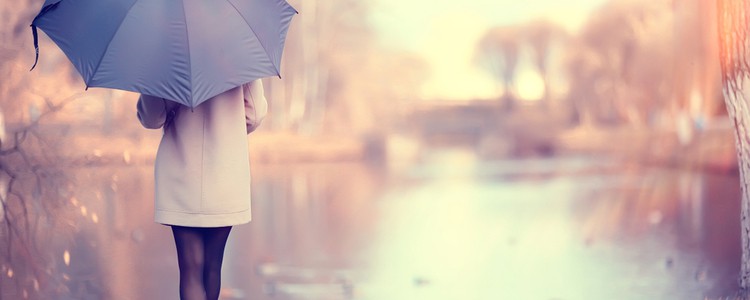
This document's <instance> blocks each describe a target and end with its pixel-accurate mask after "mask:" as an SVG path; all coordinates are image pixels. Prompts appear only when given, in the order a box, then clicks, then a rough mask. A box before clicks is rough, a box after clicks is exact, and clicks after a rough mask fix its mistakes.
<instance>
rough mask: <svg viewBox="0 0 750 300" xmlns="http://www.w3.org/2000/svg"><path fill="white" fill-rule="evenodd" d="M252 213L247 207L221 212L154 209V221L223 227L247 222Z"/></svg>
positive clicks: (180, 224)
mask: <svg viewBox="0 0 750 300" xmlns="http://www.w3.org/2000/svg"><path fill="white" fill-rule="evenodd" d="M251 219H252V214H251V212H250V210H249V209H247V210H244V211H240V212H232V213H221V214H201V213H185V212H177V211H168V210H156V211H155V213H154V221H155V222H156V223H160V224H163V225H176V226H187V227H225V226H234V225H241V224H246V223H249V222H250V220H251Z"/></svg>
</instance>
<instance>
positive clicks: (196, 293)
mask: <svg viewBox="0 0 750 300" xmlns="http://www.w3.org/2000/svg"><path fill="white" fill-rule="evenodd" d="M230 230H232V227H231V226H229V227H212V228H198V227H182V226H172V233H173V234H174V242H175V246H177V263H178V265H179V267H180V299H182V300H194V299H200V300H204V299H208V300H216V299H219V290H220V288H221V262H222V260H223V259H224V246H226V244H227V238H228V237H229V231H230Z"/></svg>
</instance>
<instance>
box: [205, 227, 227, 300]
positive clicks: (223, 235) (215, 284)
mask: <svg viewBox="0 0 750 300" xmlns="http://www.w3.org/2000/svg"><path fill="white" fill-rule="evenodd" d="M231 230H232V227H231V226H229V227H218V228H204V231H203V248H204V249H205V251H204V253H205V256H204V266H203V286H204V287H205V289H206V299H208V300H216V299H219V291H220V290H221V263H222V261H223V260H224V247H225V246H226V244H227V238H228V237H229V232H230V231H231Z"/></svg>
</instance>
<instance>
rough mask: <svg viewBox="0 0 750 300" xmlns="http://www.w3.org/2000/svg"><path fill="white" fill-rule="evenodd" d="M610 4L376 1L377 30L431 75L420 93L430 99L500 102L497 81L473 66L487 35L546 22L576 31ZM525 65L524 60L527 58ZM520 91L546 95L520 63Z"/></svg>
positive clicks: (581, 0)
mask: <svg viewBox="0 0 750 300" xmlns="http://www.w3.org/2000/svg"><path fill="white" fill-rule="evenodd" d="M604 2H606V0H567V1H559V0H525V1H520V0H453V1H448V0H375V3H376V4H375V5H374V13H373V16H372V21H373V25H374V27H375V30H376V32H377V33H378V35H379V37H380V39H381V41H382V42H383V44H385V45H386V46H388V47H393V48H396V49H403V50H406V51H409V52H412V53H414V54H416V55H418V56H420V57H422V58H423V59H425V61H426V62H427V63H428V65H429V67H430V69H431V71H432V74H431V76H430V77H429V78H427V79H426V81H425V84H424V86H423V87H422V89H421V91H420V95H421V97H422V98H425V99H430V100H459V99H460V100H465V99H488V98H496V97H497V96H498V95H499V93H500V91H499V90H498V87H497V84H496V83H495V82H494V80H493V79H492V78H491V77H490V76H489V75H488V74H486V73H484V71H482V70H480V69H479V68H477V67H476V66H475V65H472V62H471V60H472V56H473V55H474V50H475V46H476V44H477V41H478V40H479V38H480V37H481V35H482V34H483V33H484V31H485V30H487V29H488V28H490V27H492V26H497V25H511V24H519V23H523V22H527V21H531V20H534V19H538V18H547V19H549V20H551V21H553V22H555V23H557V24H560V25H562V26H563V27H565V28H567V29H568V30H569V31H571V32H575V31H576V30H577V29H578V28H579V27H580V26H581V25H582V23H583V22H584V21H585V20H586V19H587V17H588V15H589V14H590V13H591V11H592V10H593V9H595V8H597V7H598V6H600V5H602V4H603V3H604ZM522 60H523V58H522ZM518 72H519V73H518V74H517V76H518V77H517V78H518V79H517V84H518V86H517V89H518V93H519V96H520V97H522V98H530V99H531V98H535V97H537V96H538V95H541V93H543V90H540V89H542V85H541V78H540V77H539V76H538V74H537V73H536V72H535V71H534V70H533V68H531V67H530V66H529V65H526V64H524V63H523V61H522V62H521V65H519V68H518Z"/></svg>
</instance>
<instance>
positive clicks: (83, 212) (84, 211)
mask: <svg viewBox="0 0 750 300" xmlns="http://www.w3.org/2000/svg"><path fill="white" fill-rule="evenodd" d="M81 214H82V215H83V216H84V217H85V216H86V215H87V214H88V210H87V209H86V206H83V205H82V206H81Z"/></svg>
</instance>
